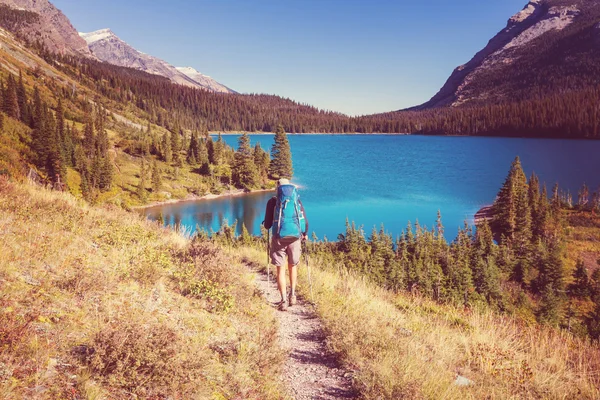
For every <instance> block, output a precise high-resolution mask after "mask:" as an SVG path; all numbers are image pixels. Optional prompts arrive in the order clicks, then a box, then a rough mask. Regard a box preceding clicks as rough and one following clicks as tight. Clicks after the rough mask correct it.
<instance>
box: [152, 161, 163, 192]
mask: <svg viewBox="0 0 600 400" xmlns="http://www.w3.org/2000/svg"><path fill="white" fill-rule="evenodd" d="M161 189H162V178H161V173H160V169H159V168H158V164H157V163H156V161H154V162H152V192H153V193H158V192H160V190H161Z"/></svg>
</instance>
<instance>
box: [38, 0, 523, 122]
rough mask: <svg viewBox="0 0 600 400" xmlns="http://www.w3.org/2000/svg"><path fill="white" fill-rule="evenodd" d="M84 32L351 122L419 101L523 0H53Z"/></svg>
mask: <svg viewBox="0 0 600 400" xmlns="http://www.w3.org/2000/svg"><path fill="white" fill-rule="evenodd" d="M50 1H51V2H52V3H54V5H56V6H57V7H58V8H59V9H61V10H62V11H63V12H64V13H65V14H66V15H67V17H69V18H70V20H71V22H72V23H73V25H74V26H75V28H76V29H77V30H79V31H80V32H90V31H94V30H98V29H102V28H111V29H112V30H113V32H115V34H117V36H119V37H120V38H121V39H123V40H125V41H126V42H127V43H129V44H131V45H132V46H134V47H135V48H137V49H138V50H140V51H142V52H145V53H148V54H152V55H154V56H156V57H159V58H162V59H164V60H166V61H168V62H169V63H171V64H173V65H175V66H192V67H194V68H196V69H197V70H198V71H200V72H202V73H204V74H206V75H210V76H211V77H213V78H215V79H216V80H217V81H219V82H221V83H223V84H225V85H227V86H229V87H230V88H232V89H234V90H236V91H238V92H241V93H268V94H277V95H280V96H283V97H288V98H291V99H293V100H296V101H298V102H300V103H305V104H310V105H314V106H316V107H319V108H322V109H328V110H333V111H339V112H343V113H346V114H350V115H363V114H372V113H378V112H385V111H392V110H398V109H401V108H406V107H410V106H413V105H417V104H420V103H423V102H425V101H427V100H429V98H431V97H432V96H433V95H434V94H435V93H436V92H437V91H438V90H439V89H440V87H441V86H442V85H443V84H444V82H445V81H446V79H447V78H448V76H449V75H450V73H451V72H452V70H453V69H454V68H456V67H457V66H459V65H461V64H464V63H466V62H467V61H468V60H469V59H470V58H471V57H472V56H473V55H474V54H475V53H476V52H477V51H479V50H480V49H481V48H483V47H484V46H485V45H486V44H487V42H488V40H489V39H491V38H492V36H493V35H495V34H496V33H497V32H498V31H499V30H501V29H502V28H504V27H505V26H506V21H507V20H508V18H510V16H511V15H513V14H515V13H516V12H518V11H519V10H521V9H522V8H523V7H524V6H525V4H526V3H527V0H453V1H452V0H426V1H424V0H413V1H405V0H395V1H392V0H371V1H364V0H363V1H356V0H302V1H299V0H193V1H191V0H168V1H155V0H102V1H97V0H50Z"/></svg>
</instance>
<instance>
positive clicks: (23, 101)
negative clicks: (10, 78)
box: [17, 70, 30, 123]
mask: <svg viewBox="0 0 600 400" xmlns="http://www.w3.org/2000/svg"><path fill="white" fill-rule="evenodd" d="M17 103H18V104H19V111H20V113H21V121H23V122H24V123H28V122H29V119H30V115H29V110H28V105H27V92H26V91H25V84H24V83H23V73H22V71H21V70H19V84H18V86H17Z"/></svg>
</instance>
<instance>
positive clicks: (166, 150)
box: [161, 132, 173, 163]
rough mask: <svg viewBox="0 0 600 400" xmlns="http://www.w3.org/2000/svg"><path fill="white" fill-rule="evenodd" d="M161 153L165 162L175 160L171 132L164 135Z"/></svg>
mask: <svg viewBox="0 0 600 400" xmlns="http://www.w3.org/2000/svg"><path fill="white" fill-rule="evenodd" d="M161 154H162V159H163V161H164V162H166V163H170V162H171V161H172V160H173V151H172V149H171V138H170V134H169V132H167V133H165V134H164V135H163V139H162V145H161Z"/></svg>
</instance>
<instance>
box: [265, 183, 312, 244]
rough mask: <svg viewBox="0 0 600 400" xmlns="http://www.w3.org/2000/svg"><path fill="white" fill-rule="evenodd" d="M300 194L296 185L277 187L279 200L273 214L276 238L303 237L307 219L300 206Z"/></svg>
mask: <svg viewBox="0 0 600 400" xmlns="http://www.w3.org/2000/svg"><path fill="white" fill-rule="evenodd" d="M299 199H300V196H299V195H298V191H297V190H296V186H294V185H281V186H279V187H278V188H277V202H276V203H275V212H274V215H273V236H274V237H276V238H288V237H289V238H292V237H295V238H301V237H302V233H303V232H304V230H305V229H306V220H305V219H304V213H303V212H302V208H301V207H300V203H299V201H298V200H299Z"/></svg>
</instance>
